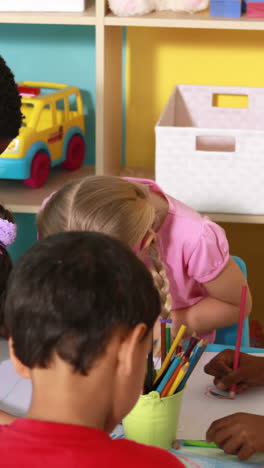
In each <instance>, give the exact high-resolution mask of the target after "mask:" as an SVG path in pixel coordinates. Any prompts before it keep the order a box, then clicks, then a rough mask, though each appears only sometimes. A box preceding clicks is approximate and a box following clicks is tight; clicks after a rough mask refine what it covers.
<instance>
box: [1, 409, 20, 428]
mask: <svg viewBox="0 0 264 468" xmlns="http://www.w3.org/2000/svg"><path fill="white" fill-rule="evenodd" d="M15 419H17V418H16V417H15V416H13V415H12V414H8V413H5V412H4V411H1V410H0V425H1V424H9V423H11V422H13V421H15Z"/></svg>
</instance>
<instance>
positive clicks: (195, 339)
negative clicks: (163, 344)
mask: <svg viewBox="0 0 264 468" xmlns="http://www.w3.org/2000/svg"><path fill="white" fill-rule="evenodd" d="M195 335H196V333H195ZM198 341H199V338H198V337H197V336H192V337H191V339H190V341H189V344H188V346H187V349H186V351H184V354H183V357H185V358H186V359H189V357H190V355H191V353H192V351H193V349H194V347H195V346H196V345H197V343H198Z"/></svg>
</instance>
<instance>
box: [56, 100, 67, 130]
mask: <svg viewBox="0 0 264 468" xmlns="http://www.w3.org/2000/svg"><path fill="white" fill-rule="evenodd" d="M56 116H57V123H58V124H59V125H61V124H62V123H64V122H65V102H64V99H58V101H56Z"/></svg>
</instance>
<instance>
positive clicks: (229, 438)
mask: <svg viewBox="0 0 264 468" xmlns="http://www.w3.org/2000/svg"><path fill="white" fill-rule="evenodd" d="M263 434H264V416H257V415H256V414H248V413H235V414H231V415H230V416H226V417H225V418H222V419H218V420H217V421H215V422H213V424H211V426H210V427H209V429H208V431H207V434H206V438H207V440H208V442H215V443H216V445H218V446H219V447H220V448H221V449H223V450H224V451H225V452H226V453H228V454H232V455H237V456H238V458H240V460H247V458H249V457H250V456H251V455H253V454H254V453H262V452H264V437H263Z"/></svg>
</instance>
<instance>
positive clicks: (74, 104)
mask: <svg viewBox="0 0 264 468" xmlns="http://www.w3.org/2000/svg"><path fill="white" fill-rule="evenodd" d="M68 99H69V113H70V117H74V116H75V115H77V114H78V100H77V96H76V94H71V95H70V96H69V98H68Z"/></svg>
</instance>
